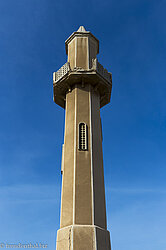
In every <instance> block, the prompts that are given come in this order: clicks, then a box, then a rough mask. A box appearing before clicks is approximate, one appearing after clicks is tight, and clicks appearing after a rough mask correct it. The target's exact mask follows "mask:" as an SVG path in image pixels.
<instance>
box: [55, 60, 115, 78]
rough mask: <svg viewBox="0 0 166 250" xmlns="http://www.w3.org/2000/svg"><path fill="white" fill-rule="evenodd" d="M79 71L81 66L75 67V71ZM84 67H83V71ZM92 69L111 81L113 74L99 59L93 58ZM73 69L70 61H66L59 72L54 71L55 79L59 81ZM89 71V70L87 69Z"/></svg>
mask: <svg viewBox="0 0 166 250" xmlns="http://www.w3.org/2000/svg"><path fill="white" fill-rule="evenodd" d="M75 70H76V71H77V70H78V71H79V70H80V68H74V71H75ZM82 70H83V69H81V71H82ZM91 70H95V71H96V72H97V73H98V74H99V75H101V76H102V77H103V78H104V79H105V80H107V81H108V82H109V83H111V74H110V73H108V71H107V70H106V69H105V68H104V67H103V66H102V65H101V64H100V63H99V62H98V61H97V58H95V59H92V68H91V69H90V71H91ZM69 71H71V68H70V63H69V62H67V63H65V64H64V65H63V66H62V67H61V68H60V69H59V70H58V71H57V72H54V73H53V81H54V82H55V83H56V82H58V81H59V80H60V79H61V78H62V77H63V76H65V75H67V73H68V72H69ZM85 71H87V70H85Z"/></svg>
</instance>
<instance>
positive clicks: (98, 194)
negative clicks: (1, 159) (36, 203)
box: [53, 26, 112, 250]
mask: <svg viewBox="0 0 166 250" xmlns="http://www.w3.org/2000/svg"><path fill="white" fill-rule="evenodd" d="M65 46H66V53H67V55H68V61H67V63H66V64H64V65H63V66H62V67H61V68H60V69H59V70H58V71H57V72H55V73H54V75H53V86H54V101H55V103H56V104H58V105H59V106H61V107H63V108H64V109H65V110H66V118H65V135H64V144H63V149H62V166H61V172H62V195H61V218H60V229H59V230H58V232H57V242H56V250H92V249H93V250H110V249H111V245H110V235H109V232H108V231H107V219H106V205H105V188H104V174H103V153H102V128H101V118H100V108H101V107H103V106H104V105H106V104H108V103H109V102H110V96H111V88H112V75H111V73H108V71H107V70H106V69H104V68H103V66H102V65H101V64H99V62H98V61H97V58H96V56H97V54H98V53H99V41H98V39H97V38H96V37H95V36H94V35H92V33H91V32H89V31H86V30H85V28H84V27H83V26H81V27H80V28H79V29H78V31H76V32H74V33H73V34H72V35H71V36H70V37H69V38H68V39H67V40H66V42H65Z"/></svg>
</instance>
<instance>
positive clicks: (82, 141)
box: [79, 122, 88, 151]
mask: <svg viewBox="0 0 166 250" xmlns="http://www.w3.org/2000/svg"><path fill="white" fill-rule="evenodd" d="M79 150H82V151H85V150H88V131H87V125H86V124H85V123H83V122H82V123H80V124H79Z"/></svg>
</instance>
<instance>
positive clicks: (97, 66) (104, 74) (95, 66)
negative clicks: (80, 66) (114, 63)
mask: <svg viewBox="0 0 166 250" xmlns="http://www.w3.org/2000/svg"><path fill="white" fill-rule="evenodd" d="M92 67H93V69H94V70H96V72H97V73H99V74H100V75H101V76H102V77H103V78H104V79H106V80H107V81H108V82H111V74H110V73H108V71H107V70H106V69H105V68H104V67H103V66H102V65H101V64H100V63H99V62H98V60H97V58H95V59H92Z"/></svg>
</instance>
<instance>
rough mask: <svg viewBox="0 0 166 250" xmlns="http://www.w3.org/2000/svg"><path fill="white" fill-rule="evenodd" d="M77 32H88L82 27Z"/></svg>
mask: <svg viewBox="0 0 166 250" xmlns="http://www.w3.org/2000/svg"><path fill="white" fill-rule="evenodd" d="M77 32H86V30H85V28H84V26H80V27H79V29H78V30H77Z"/></svg>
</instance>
